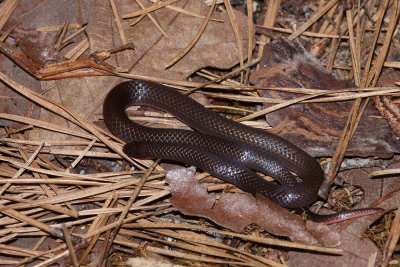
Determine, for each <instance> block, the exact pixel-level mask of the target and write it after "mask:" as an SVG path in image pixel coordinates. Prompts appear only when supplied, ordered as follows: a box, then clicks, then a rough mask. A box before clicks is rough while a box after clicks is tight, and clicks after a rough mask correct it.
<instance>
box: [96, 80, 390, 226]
mask: <svg viewBox="0 0 400 267" xmlns="http://www.w3.org/2000/svg"><path fill="white" fill-rule="evenodd" d="M132 105H144V106H150V107H154V108H157V109H159V110H163V111H166V112H168V113H171V114H172V115H174V116H175V117H176V118H178V119H179V120H181V121H182V122H184V123H186V124H187V125H188V126H190V127H191V128H193V129H195V130H197V131H187V130H176V129H157V128H150V127H145V126H142V125H139V124H137V123H134V122H133V121H131V120H130V119H129V118H128V116H127V115H126V113H125V110H126V109H127V108H128V107H129V106H132ZM103 116H104V122H105V124H106V126H107V127H108V129H109V130H110V131H111V133H113V134H114V135H115V136H117V137H118V138H120V139H122V140H124V141H125V142H127V143H126V145H125V146H124V152H125V153H126V154H128V155H129V156H132V157H135V158H141V159H149V158H161V159H169V160H175V161H179V162H182V163H186V164H191V165H194V166H196V167H199V168H200V169H202V170H204V171H207V172H208V173H210V174H211V175H213V176H215V177H218V178H220V179H222V180H224V181H226V182H229V183H231V184H233V185H235V186H237V187H239V188H241V189H242V190H244V191H246V192H249V193H251V194H253V195H262V196H264V197H267V198H268V199H270V200H272V201H273V202H275V203H277V204H279V205H280V206H282V207H286V208H303V207H306V206H309V205H311V204H312V203H313V202H315V201H316V200H317V199H318V189H319V187H320V186H321V183H322V181H323V179H324V173H323V171H322V169H321V167H320V165H319V163H318V162H317V161H316V160H315V159H314V158H313V157H311V156H310V155H309V154H307V153H306V152H305V151H303V150H302V149H300V148H298V147H297V146H295V145H293V144H292V143H290V142H288V141H287V140H285V139H282V138H281V137H279V136H276V135H274V134H272V133H269V132H266V131H263V130H260V129H255V128H252V127H249V126H245V125H243V124H240V123H237V122H234V121H232V120H229V119H227V118H225V117H223V116H221V115H220V114H218V113H215V112H213V111H211V110H209V109H206V108H204V107H203V106H202V105H200V104H199V103H197V102H196V101H194V100H192V99H191V98H189V97H187V96H184V95H182V94H180V93H179V92H178V91H176V90H174V89H173V88H170V87H167V86H164V85H161V84H157V83H152V82H146V81H139V80H136V81H128V82H123V83H121V84H119V85H117V86H116V87H114V88H113V89H112V90H111V91H110V93H109V94H108V95H107V97H106V99H105V101H104V107H103ZM256 172H261V173H264V174H267V175H269V176H272V177H273V178H274V179H276V180H277V181H278V183H272V182H268V181H266V180H265V179H264V178H262V177H261V176H259V175H258V174H257V173H256ZM294 174H295V175H294ZM381 211H382V209H377V208H370V209H359V210H350V211H345V212H340V213H335V214H330V215H317V214H313V213H309V215H310V218H311V219H312V220H314V221H322V222H325V223H335V222H339V221H343V220H347V219H349V218H354V217H360V216H364V215H370V214H375V213H378V212H381Z"/></svg>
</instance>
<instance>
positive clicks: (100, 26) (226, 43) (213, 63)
mask: <svg viewBox="0 0 400 267" xmlns="http://www.w3.org/2000/svg"><path fill="white" fill-rule="evenodd" d="M173 5H174V6H176V7H180V8H183V9H185V10H188V11H192V12H194V13H197V14H199V15H202V16H204V15H205V14H207V12H208V11H209V7H208V6H207V5H205V4H204V3H203V2H202V1H196V0H187V1H178V2H177V3H175V4H173ZM29 7H30V8H31V12H29V13H28V14H27V15H26V16H25V19H24V20H23V22H21V23H20V24H19V25H18V29H20V32H21V34H20V36H21V37H22V36H23V37H25V39H24V40H25V43H24V44H21V45H22V47H21V49H22V50H23V51H24V52H25V53H26V54H27V55H28V56H29V57H30V58H32V59H33V60H34V61H37V63H38V65H41V66H43V65H44V64H45V63H53V60H59V54H57V53H55V52H54V51H52V50H51V49H50V50H49V47H52V46H53V45H54V41H55V38H56V33H57V32H55V31H53V32H51V31H50V32H38V31H37V30H36V29H37V28H39V27H44V26H50V25H61V23H64V22H69V23H70V25H76V24H82V23H83V22H86V23H87V28H86V33H87V37H88V39H89V43H90V48H89V51H88V52H87V53H93V52H98V51H107V50H110V49H113V48H115V47H118V46H120V45H121V41H120V36H119V35H118V34H117V33H118V31H117V28H116V25H115V24H114V19H115V18H114V15H113V12H112V10H111V7H110V4H109V2H108V1H103V0H91V1H84V2H83V5H80V4H79V3H78V2H73V3H71V2H59V1H49V2H48V3H45V4H44V3H43V2H41V1H32V3H30V5H29ZM33 7H36V8H33ZM21 9H22V10H21V11H20V10H17V11H16V12H15V14H14V15H13V17H12V18H11V20H10V21H9V23H10V24H12V23H14V22H15V21H16V20H17V18H18V17H17V16H18V15H19V14H20V12H26V11H27V10H26V9H25V8H24V7H23V8H21ZM116 9H117V11H118V14H119V15H120V16H121V17H122V16H123V15H125V14H128V13H131V12H133V11H138V10H140V8H139V7H138V6H137V4H136V3H134V2H132V1H128V0H125V1H118V2H117V6H116ZM49 10H51V11H52V12H49ZM151 14H152V16H153V17H154V18H155V19H156V20H157V21H158V23H159V25H160V26H161V27H162V28H163V29H164V30H165V32H166V33H167V34H168V37H166V36H165V35H163V34H162V32H160V31H159V30H158V29H157V27H156V26H155V25H154V23H153V22H152V21H151V20H150V19H148V18H144V19H142V20H141V21H140V22H139V23H137V24H135V25H134V26H133V27H131V26H130V24H131V23H132V21H131V20H122V28H123V30H124V33H125V36H126V40H127V42H128V43H133V44H134V46H135V51H134V52H132V51H130V50H129V51H123V52H121V53H119V54H118V53H117V56H116V57H115V56H114V55H112V56H111V58H110V59H109V60H107V63H108V64H111V65H113V66H119V67H122V68H124V69H129V70H130V73H132V74H139V75H148V76H152V77H156V78H157V77H158V78H168V79H176V80H185V79H186V78H187V77H188V76H190V75H191V74H192V73H193V72H195V71H196V70H198V69H201V68H204V67H207V66H209V67H215V68H222V69H225V68H231V67H232V66H234V65H235V64H237V63H238V62H239V55H238V49H237V47H236V40H235V35H234V32H233V30H232V25H231V23H230V21H229V18H228V15H227V14H226V12H223V11H214V12H213V15H212V18H218V19H221V20H222V21H223V22H220V21H214V20H211V21H209V22H208V25H207V27H206V29H205V31H204V33H203V34H202V36H201V37H200V39H199V40H198V42H197V43H196V45H195V46H194V47H193V48H192V49H191V50H190V51H189V53H188V54H186V55H185V56H184V57H183V58H182V59H181V60H180V61H178V62H177V63H176V64H175V65H173V66H172V67H170V68H168V69H165V66H166V64H167V63H168V62H170V61H171V59H173V58H174V57H175V56H176V55H178V54H179V52H180V51H181V50H182V49H184V48H185V47H186V45H187V44H189V43H190V41H191V40H192V39H193V38H194V36H195V35H196V33H197V30H198V29H199V27H200V26H201V24H202V22H203V20H204V19H203V18H199V17H194V16H190V15H187V14H182V13H179V12H177V11H175V10H173V9H169V8H161V9H159V10H157V11H154V12H152V13H151ZM235 16H236V19H237V21H238V25H239V26H240V27H241V28H240V33H241V35H242V36H243V43H247V40H246V39H247V37H248V34H247V30H246V27H247V26H246V25H247V23H246V17H245V16H244V15H243V14H241V13H239V12H235ZM39 18H40V19H39ZM24 28H29V29H30V30H29V31H22V30H21V29H24ZM28 34H29V35H30V36H28ZM67 35H69V33H68V34H67ZM28 37H29V38H28ZM79 38H84V35H83V34H82V35H79V36H78V37H77V39H73V41H75V42H77V41H78V40H80V39H79ZM21 39H23V38H21ZM26 40H28V42H27V41H26ZM73 45H74V44H72V46H73ZM33 47H34V48H35V49H32V48H33ZM67 48H69V47H67ZM45 51H46V52H45ZM53 52H54V53H53ZM62 52H63V51H62ZM30 53H33V54H30ZM52 53H53V54H52ZM243 53H244V56H245V55H247V51H243ZM0 64H3V65H5V66H4V67H3V69H8V70H15V72H11V73H10V74H13V75H10V78H12V79H16V80H18V81H19V82H21V83H22V84H24V83H25V82H24V81H27V82H31V83H32V86H31V87H32V88H37V90H38V91H44V95H45V96H46V97H48V98H49V99H51V100H53V101H55V102H57V103H61V104H62V105H63V106H65V107H66V108H68V109H71V110H74V111H76V112H77V113H79V114H81V115H82V116H84V117H86V118H88V119H89V120H95V119H96V118H98V116H95V115H96V114H98V113H99V112H100V107H101V105H102V102H103V100H104V97H105V95H106V93H107V92H108V91H109V90H110V89H111V88H112V87H113V86H114V85H115V84H117V83H118V82H120V81H121V79H119V78H115V77H86V78H75V79H74V78H72V79H67V80H57V81H42V82H40V83H38V82H37V81H34V80H33V79H32V78H31V77H29V76H28V75H27V74H26V73H24V72H22V73H21V70H20V69H19V68H12V67H11V66H12V64H10V63H9V61H8V59H3V60H2V63H0ZM9 72H10V71H9ZM28 85H29V84H28ZM4 91H6V92H9V91H10V90H8V89H4V88H2V89H1V91H0V92H4ZM7 94H8V93H7ZM7 94H4V95H7ZM11 97H13V98H14V99H15V102H14V103H12V104H11V105H10V106H9V107H6V108H5V109H2V111H5V112H10V113H13V114H15V113H17V112H14V109H15V108H12V105H17V106H18V110H19V112H20V114H21V115H28V116H32V115H31V114H29V112H31V110H32V106H31V104H27V103H26V102H24V101H23V100H21V101H20V99H21V98H20V97H19V96H15V94H11ZM23 106H24V107H26V109H24V108H23ZM33 113H34V114H35V115H36V116H38V117H39V119H41V120H44V121H47V122H53V123H57V124H59V125H62V126H64V127H74V125H73V124H71V123H69V122H66V121H65V120H64V119H61V118H59V117H57V116H54V114H53V113H49V112H47V111H46V110H44V109H40V110H38V109H34V111H33ZM17 114H18V113H17ZM38 114H39V115H38ZM62 137H65V138H70V137H68V136H62ZM62 137H60V135H59V134H57V133H52V132H48V131H43V130H39V131H35V132H33V133H32V134H31V136H30V138H31V139H41V140H42V139H55V138H62Z"/></svg>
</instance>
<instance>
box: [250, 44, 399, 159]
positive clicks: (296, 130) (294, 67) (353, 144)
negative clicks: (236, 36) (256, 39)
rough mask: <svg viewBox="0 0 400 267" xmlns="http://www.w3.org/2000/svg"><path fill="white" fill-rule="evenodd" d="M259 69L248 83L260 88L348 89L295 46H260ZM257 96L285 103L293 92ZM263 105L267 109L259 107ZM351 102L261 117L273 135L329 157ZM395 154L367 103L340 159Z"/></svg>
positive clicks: (296, 107) (393, 145) (302, 106)
mask: <svg viewBox="0 0 400 267" xmlns="http://www.w3.org/2000/svg"><path fill="white" fill-rule="evenodd" d="M260 65H261V66H262V67H261V68H260V69H259V70H257V71H256V72H254V73H253V75H252V76H251V81H252V82H253V83H254V84H255V85H256V86H261V87H271V88H273V87H293V88H309V89H322V90H333V89H343V88H350V87H354V84H353V83H352V82H351V81H343V80H338V79H336V78H335V77H334V76H333V75H331V74H329V73H326V72H325V70H324V68H323V66H322V64H321V63H320V62H319V60H318V59H316V58H315V57H314V56H313V55H311V54H310V53H309V52H308V51H306V50H305V49H304V48H303V47H302V46H301V44H300V43H299V42H290V41H287V40H283V39H282V40H277V41H273V42H271V43H268V44H267V45H266V46H265V49H264V54H263V58H262V59H261V62H260ZM259 93H260V95H261V96H263V97H270V98H275V99H289V98H292V97H295V96H298V95H297V94H293V93H287V92H279V91H273V90H260V91H259ZM264 106H265V107H269V106H271V105H270V104H264ZM351 106H352V103H351V102H348V101H347V102H333V103H312V104H296V105H292V106H290V107H287V108H284V109H281V110H278V111H275V112H273V113H270V114H267V115H266V119H267V122H268V123H269V124H271V125H272V126H273V132H274V133H276V134H278V135H280V136H282V137H284V138H285V139H287V140H290V141H291V142H293V143H294V144H296V145H297V146H299V147H301V148H303V149H304V150H306V151H307V152H308V153H309V154H311V155H313V156H315V157H321V156H331V155H333V154H334V151H335V148H336V143H337V141H338V140H339V138H340V135H341V133H342V130H343V128H344V126H345V124H346V120H347V117H348V114H349V111H350V109H351ZM399 151H400V143H399V142H398V141H397V140H396V137H395V135H393V134H392V131H391V130H390V128H389V127H388V124H387V123H386V122H385V121H383V120H382V119H381V118H380V116H379V114H378V113H377V111H376V110H375V108H374V107H373V106H372V104H370V105H369V106H368V107H367V109H366V111H365V113H364V115H363V117H362V119H361V122H360V125H359V126H358V128H357V131H356V132H355V134H354V136H353V138H352V139H351V141H350V144H349V146H348V148H347V150H346V156H361V157H367V156H376V157H381V158H388V157H391V156H392V155H393V153H396V152H399Z"/></svg>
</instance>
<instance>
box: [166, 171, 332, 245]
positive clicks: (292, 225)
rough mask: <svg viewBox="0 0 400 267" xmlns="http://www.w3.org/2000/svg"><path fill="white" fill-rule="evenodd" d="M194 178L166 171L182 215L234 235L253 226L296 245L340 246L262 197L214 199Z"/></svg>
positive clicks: (326, 232)
mask: <svg viewBox="0 0 400 267" xmlns="http://www.w3.org/2000/svg"><path fill="white" fill-rule="evenodd" d="M194 174H195V170H194V169H193V168H191V169H183V168H179V169H175V170H172V171H169V172H168V173H167V176H166V179H167V182H168V184H169V187H170V190H171V193H172V199H171V201H172V204H173V205H174V207H175V208H176V209H178V210H179V211H181V212H183V213H185V214H188V215H196V216H201V217H206V218H208V219H210V220H212V221H214V222H215V223H217V224H219V225H222V226H224V227H226V228H228V229H230V230H233V231H235V232H243V231H244V229H245V227H246V226H248V225H250V224H253V223H254V224H257V225H259V226H260V227H261V228H263V229H264V230H266V231H268V232H270V233H273V234H276V235H280V236H287V237H289V238H290V239H291V240H293V241H297V242H302V243H306V244H317V243H318V242H319V243H322V244H324V245H325V246H331V247H333V246H338V245H339V244H340V237H339V235H337V234H336V233H335V232H334V231H332V230H330V228H329V227H328V226H326V225H323V224H317V223H312V222H307V223H305V222H304V221H303V220H302V218H301V217H300V216H298V215H295V214H292V213H290V212H289V211H288V210H286V209H284V208H282V207H279V206H277V205H276V204H274V203H272V202H271V201H269V200H268V199H266V198H264V197H261V196H259V197H257V199H256V198H254V197H253V196H251V195H249V194H239V193H237V194H234V193H224V194H222V195H221V196H220V197H219V198H217V195H216V194H214V193H210V194H209V193H207V189H206V187H205V186H204V185H201V184H200V183H198V182H197V181H196V179H195V178H194Z"/></svg>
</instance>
